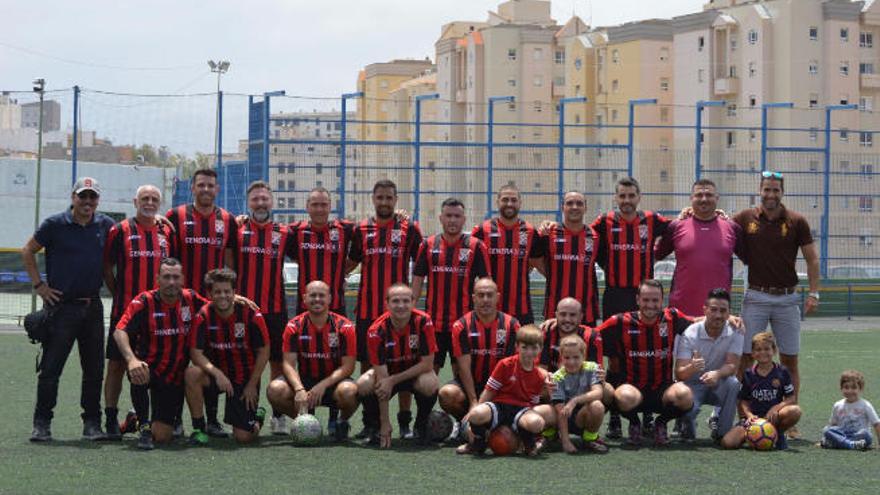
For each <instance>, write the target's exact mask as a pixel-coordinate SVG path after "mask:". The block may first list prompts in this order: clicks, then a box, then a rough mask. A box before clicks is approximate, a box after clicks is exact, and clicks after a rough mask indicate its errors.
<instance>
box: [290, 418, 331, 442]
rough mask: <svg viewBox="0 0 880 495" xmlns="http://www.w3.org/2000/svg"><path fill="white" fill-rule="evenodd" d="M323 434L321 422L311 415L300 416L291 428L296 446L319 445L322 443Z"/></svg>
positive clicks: (291, 434) (295, 419)
mask: <svg viewBox="0 0 880 495" xmlns="http://www.w3.org/2000/svg"><path fill="white" fill-rule="evenodd" d="M323 434H324V432H323V428H322V427H321V422H320V421H319V420H318V418H316V417H314V416H312V415H311V414H300V415H299V416H297V417H296V418H294V420H293V425H292V426H291V427H290V436H292V437H293V443H294V445H317V444H319V443H321V436H322V435H323Z"/></svg>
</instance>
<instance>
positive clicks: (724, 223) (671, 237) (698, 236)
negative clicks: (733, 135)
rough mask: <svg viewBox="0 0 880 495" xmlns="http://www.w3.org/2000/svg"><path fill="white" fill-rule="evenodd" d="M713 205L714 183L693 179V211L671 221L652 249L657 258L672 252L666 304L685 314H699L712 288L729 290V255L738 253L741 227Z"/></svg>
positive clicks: (716, 197) (739, 252) (716, 196)
mask: <svg viewBox="0 0 880 495" xmlns="http://www.w3.org/2000/svg"><path fill="white" fill-rule="evenodd" d="M717 206H718V191H717V189H716V187H715V183H714V182H712V181H711V180H709V179H700V180H698V181H696V182H695V183H694V185H693V187H692V188H691V210H692V211H693V214H692V215H691V216H690V217H688V218H685V219H683V220H675V221H673V222H672V224H670V226H669V229H668V230H667V231H666V234H664V235H663V237H661V238H660V242H658V243H657V246H656V247H655V249H654V254H655V256H656V258H657V259H658V260H659V259H663V258H665V257H666V256H669V254H670V253H672V252H675V261H676V264H675V273H674V274H673V276H672V289H671V290H670V291H669V307H673V308H676V309H679V310H681V311H683V312H684V313H685V314H687V315H699V314H702V312H703V303H704V302H705V301H704V300H705V298H706V294H708V293H709V291H711V290H712V289H717V288H722V289H724V290H727V291H730V285H731V281H732V279H733V255H737V256H738V257H740V256H741V254H742V229H741V228H740V226H739V225H737V224H736V223H734V222H732V221H730V220H728V219H727V218H724V217H722V216H720V215H718V213H716V207H717Z"/></svg>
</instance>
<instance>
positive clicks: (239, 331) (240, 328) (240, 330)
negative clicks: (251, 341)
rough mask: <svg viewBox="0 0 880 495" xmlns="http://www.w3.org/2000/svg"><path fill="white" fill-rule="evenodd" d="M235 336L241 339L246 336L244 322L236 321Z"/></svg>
mask: <svg viewBox="0 0 880 495" xmlns="http://www.w3.org/2000/svg"><path fill="white" fill-rule="evenodd" d="M234 332H235V338H237V339H240V338H243V337H244V323H236V324H235V331H234Z"/></svg>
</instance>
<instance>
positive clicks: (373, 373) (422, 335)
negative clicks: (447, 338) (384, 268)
mask: <svg viewBox="0 0 880 495" xmlns="http://www.w3.org/2000/svg"><path fill="white" fill-rule="evenodd" d="M414 302H415V297H413V291H412V289H411V288H410V287H409V286H408V285H406V284H402V283H397V284H394V285H392V286H391V287H390V288H389V289H388V293H387V295H386V297H385V305H386V307H387V308H388V311H386V312H385V313H383V314H382V315H381V316H379V318H378V319H377V320H376V321H375V322H374V323H373V325H372V326H370V329H369V331H368V332H367V339H368V341H369V343H368V345H367V348H368V352H369V355H370V364H371V365H372V368H371V369H370V370H369V371H367V372H366V373H364V374H362V375H361V377H360V378H358V381H357V384H358V394H359V395H360V397H361V401H362V402H363V403H364V410H365V411H366V414H365V426H366V427H367V428H370V430H371V431H375V432H376V433H374V434H373V435H372V436H371V438H370V441H371V442H372V443H375V444H376V445H378V446H379V447H381V448H388V447H391V421H390V420H389V419H388V401H389V400H390V399H391V397H393V396H394V394H397V393H399V392H402V391H408V392H411V393H413V394H414V395H415V397H416V403H417V404H418V412H417V414H416V423H415V436H416V438H417V439H418V440H419V442H420V443H422V444H427V443H429V442H430V440H431V438H430V437H429V436H428V431H427V428H428V415H429V414H430V413H431V409H433V407H434V403H435V402H437V388H438V387H439V386H440V383H439V381H438V379H437V374H436V373H434V353H435V352H437V342H436V340H435V339H434V324H433V323H432V322H431V317H430V316H428V314H427V313H425V312H423V311H419V310H417V309H415V307H414V306H413V304H414Z"/></svg>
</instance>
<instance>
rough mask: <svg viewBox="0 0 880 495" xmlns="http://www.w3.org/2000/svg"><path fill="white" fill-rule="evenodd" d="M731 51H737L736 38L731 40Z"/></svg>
mask: <svg viewBox="0 0 880 495" xmlns="http://www.w3.org/2000/svg"><path fill="white" fill-rule="evenodd" d="M730 51H732V52H735V51H736V38H734V37H731V38H730Z"/></svg>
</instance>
